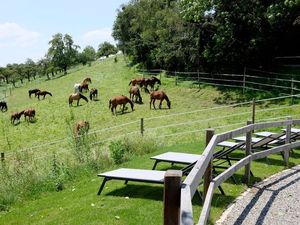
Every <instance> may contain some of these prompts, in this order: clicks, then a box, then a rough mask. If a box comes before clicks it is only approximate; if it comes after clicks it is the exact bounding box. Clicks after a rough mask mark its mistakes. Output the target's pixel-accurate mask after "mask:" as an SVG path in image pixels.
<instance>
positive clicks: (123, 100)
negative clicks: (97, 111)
mask: <svg viewBox="0 0 300 225" xmlns="http://www.w3.org/2000/svg"><path fill="white" fill-rule="evenodd" d="M127 103H129V104H130V106H131V110H132V111H133V106H134V105H133V103H132V101H131V100H130V99H129V98H128V97H126V96H124V95H121V96H117V97H114V98H112V99H110V100H109V106H108V108H109V109H111V112H112V114H114V112H115V115H117V113H116V108H117V105H123V108H122V113H123V112H124V108H125V105H126V104H127Z"/></svg>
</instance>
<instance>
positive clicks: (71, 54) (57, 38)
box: [48, 33, 79, 74]
mask: <svg viewBox="0 0 300 225" xmlns="http://www.w3.org/2000/svg"><path fill="white" fill-rule="evenodd" d="M49 45H50V48H49V49H48V56H49V57H50V59H51V62H52V64H53V66H54V67H58V68H60V69H61V70H63V71H64V73H65V74H67V70H68V68H69V67H70V66H71V65H73V64H75V63H76V60H77V57H76V56H77V52H78V51H77V49H78V48H79V46H77V45H74V42H73V40H72V37H71V36H70V35H68V34H65V36H63V35H62V34H61V33H57V34H55V35H54V36H53V37H52V40H50V41H49Z"/></svg>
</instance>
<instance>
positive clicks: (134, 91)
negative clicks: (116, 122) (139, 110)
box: [129, 86, 143, 104]
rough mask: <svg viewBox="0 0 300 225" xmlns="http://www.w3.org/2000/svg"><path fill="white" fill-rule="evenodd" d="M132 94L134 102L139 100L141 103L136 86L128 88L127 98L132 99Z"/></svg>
mask: <svg viewBox="0 0 300 225" xmlns="http://www.w3.org/2000/svg"><path fill="white" fill-rule="evenodd" d="M134 96H135V102H139V103H141V104H142V103H143V99H142V96H141V93H140V89H139V88H138V86H132V87H131V88H130V90H129V98H130V99H131V101H133V98H134Z"/></svg>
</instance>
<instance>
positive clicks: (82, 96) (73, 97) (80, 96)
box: [69, 93, 89, 106]
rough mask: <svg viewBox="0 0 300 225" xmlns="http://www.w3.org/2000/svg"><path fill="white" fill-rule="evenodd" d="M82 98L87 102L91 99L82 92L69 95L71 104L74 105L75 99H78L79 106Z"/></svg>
mask: <svg viewBox="0 0 300 225" xmlns="http://www.w3.org/2000/svg"><path fill="white" fill-rule="evenodd" d="M81 98H82V99H84V100H85V101H86V102H89V100H88V99H87V97H85V96H84V95H83V94H81V93H73V94H70V96H69V106H72V103H73V100H77V106H79V100H80V99H81Z"/></svg>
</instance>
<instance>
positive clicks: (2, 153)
mask: <svg viewBox="0 0 300 225" xmlns="http://www.w3.org/2000/svg"><path fill="white" fill-rule="evenodd" d="M4 159H5V158H4V152H1V162H4Z"/></svg>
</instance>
